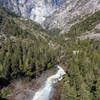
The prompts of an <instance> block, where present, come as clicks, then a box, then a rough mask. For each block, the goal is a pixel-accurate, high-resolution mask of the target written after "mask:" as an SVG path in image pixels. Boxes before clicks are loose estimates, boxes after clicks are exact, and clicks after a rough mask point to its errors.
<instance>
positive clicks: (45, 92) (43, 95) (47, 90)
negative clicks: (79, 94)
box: [32, 65, 65, 100]
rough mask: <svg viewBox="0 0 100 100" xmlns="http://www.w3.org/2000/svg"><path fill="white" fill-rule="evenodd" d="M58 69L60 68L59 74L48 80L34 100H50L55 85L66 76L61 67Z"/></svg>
mask: <svg viewBox="0 0 100 100" xmlns="http://www.w3.org/2000/svg"><path fill="white" fill-rule="evenodd" d="M57 68H58V71H57V73H56V74H54V75H52V76H50V77H48V78H47V80H46V81H45V83H44V86H42V87H41V88H40V89H39V90H38V91H37V92H36V93H35V95H34V96H33V99H32V100H49V99H50V96H51V91H52V89H53V85H54V84H55V83H57V82H58V81H61V80H62V78H63V75H64V74H65V72H64V70H63V69H62V68H61V67H60V66H59V65H58V66H57Z"/></svg>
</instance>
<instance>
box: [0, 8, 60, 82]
mask: <svg viewBox="0 0 100 100" xmlns="http://www.w3.org/2000/svg"><path fill="white" fill-rule="evenodd" d="M57 49H59V45H58V44H57V43H56V42H54V40H53V38H52V37H50V36H49V35H48V34H47V33H46V30H44V29H43V28H42V27H41V26H40V25H39V24H37V23H35V22H32V21H31V20H25V19H24V18H21V17H19V16H17V15H16V14H14V13H12V12H9V11H8V10H7V9H5V8H0V77H3V78H4V79H9V80H11V79H14V78H17V77H19V76H22V77H24V76H31V77H35V75H36V72H37V73H41V72H42V71H44V70H46V69H48V68H50V67H51V66H52V64H54V63H55V62H56V61H55V60H56V59H55V56H56V55H55V54H56V53H54V52H55V50H57Z"/></svg>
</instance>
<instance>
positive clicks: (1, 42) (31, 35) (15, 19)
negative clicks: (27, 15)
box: [0, 8, 100, 100]
mask: <svg viewBox="0 0 100 100" xmlns="http://www.w3.org/2000/svg"><path fill="white" fill-rule="evenodd" d="M99 13H100V12H97V13H95V14H94V15H92V16H91V17H89V18H88V19H86V20H84V21H82V22H80V23H78V24H76V25H75V26H72V28H71V29H70V32H69V34H70V35H68V34H67V35H61V36H59V35H58V36H55V37H54V36H53V35H49V34H50V32H47V30H44V29H43V28H42V27H41V26H40V25H39V24H37V23H35V22H33V21H31V20H28V19H24V18H22V17H21V16H18V15H16V14H15V13H13V12H9V11H8V10H7V9H5V8H0V96H2V97H5V98H6V95H7V94H8V93H9V88H7V89H5V86H6V87H7V86H8V84H10V83H11V82H12V81H13V80H15V79H17V78H19V77H20V78H23V77H24V78H26V77H29V78H30V80H31V79H32V78H35V77H36V76H40V75H41V73H42V72H44V71H46V70H48V69H49V68H53V66H54V64H61V65H62V66H64V69H65V71H66V75H65V76H64V79H63V81H62V82H59V83H58V85H59V86H60V87H61V95H60V96H61V100H100V86H99V85H100V40H96V39H92V40H89V39H86V40H80V39H78V38H77V35H80V34H81V33H83V32H86V31H87V30H89V29H90V28H88V26H89V27H90V26H91V25H93V27H92V26H91V27H92V29H93V28H94V26H95V23H98V22H100V19H99V17H100V14H99ZM96 15H97V17H96ZM87 23H88V24H87ZM84 24H85V25H86V26H85V25H84ZM82 26H83V27H82ZM76 29H77V30H76ZM52 34H53V33H52ZM65 38H68V40H65ZM52 70H53V69H52ZM5 82H6V84H4V83H5Z"/></svg>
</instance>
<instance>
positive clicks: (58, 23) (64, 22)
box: [0, 0, 100, 33]
mask: <svg viewBox="0 0 100 100" xmlns="http://www.w3.org/2000/svg"><path fill="white" fill-rule="evenodd" d="M0 5H3V6H4V7H7V8H9V9H11V10H13V11H15V12H16V13H18V14H20V15H22V16H23V17H25V18H29V19H32V20H34V21H36V22H38V23H40V24H41V25H43V26H44V27H48V29H52V28H58V29H60V30H62V31H61V32H62V33H63V32H67V31H68V30H69V29H70V27H71V26H72V25H73V24H75V23H77V22H79V21H80V19H83V18H85V17H86V16H88V15H90V14H93V13H94V12H95V11H97V10H100V0H0Z"/></svg>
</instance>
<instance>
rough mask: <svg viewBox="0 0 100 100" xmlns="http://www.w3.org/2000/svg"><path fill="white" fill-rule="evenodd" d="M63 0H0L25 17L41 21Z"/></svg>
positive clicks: (2, 3) (0, 3)
mask: <svg viewBox="0 0 100 100" xmlns="http://www.w3.org/2000/svg"><path fill="white" fill-rule="evenodd" d="M63 1H64V0H0V5H2V6H4V7H7V8H9V9H11V10H13V11H14V12H16V13H17V14H19V15H22V16H23V17H25V18H29V19H32V20H34V21H36V22H38V23H42V22H43V21H44V20H45V17H47V16H49V15H50V14H52V13H53V12H54V11H55V9H56V7H57V6H58V5H59V4H60V3H62V2H63Z"/></svg>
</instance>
